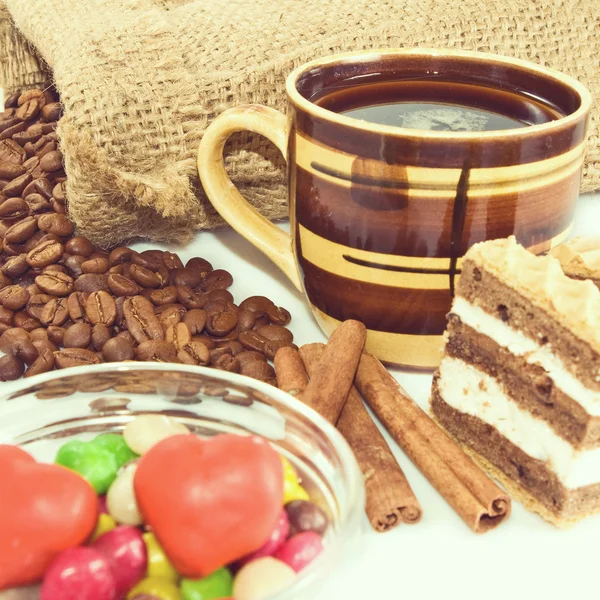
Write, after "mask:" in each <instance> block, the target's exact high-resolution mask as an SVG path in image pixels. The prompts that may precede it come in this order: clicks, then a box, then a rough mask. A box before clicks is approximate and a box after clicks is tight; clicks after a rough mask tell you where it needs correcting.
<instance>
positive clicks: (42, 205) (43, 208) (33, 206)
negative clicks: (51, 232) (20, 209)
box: [25, 194, 52, 233]
mask: <svg viewBox="0 0 600 600" xmlns="http://www.w3.org/2000/svg"><path fill="white" fill-rule="evenodd" d="M25 202H26V204H27V206H28V209H29V212H30V213H31V214H32V215H41V214H44V213H47V212H50V211H51V210H52V204H50V202H48V200H46V198H44V196H42V195H41V194H29V195H28V196H26V197H25ZM42 233H45V232H42Z"/></svg>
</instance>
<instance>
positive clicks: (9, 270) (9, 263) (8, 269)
mask: <svg viewBox="0 0 600 600" xmlns="http://www.w3.org/2000/svg"><path fill="white" fill-rule="evenodd" d="M25 257H26V254H19V256H11V257H9V258H7V259H6V262H5V263H4V264H3V265H2V268H1V269H0V270H1V271H2V273H4V275H6V276H7V277H11V278H12V277H19V275H23V273H25V271H27V269H29V265H28V264H27V261H26V260H25Z"/></svg>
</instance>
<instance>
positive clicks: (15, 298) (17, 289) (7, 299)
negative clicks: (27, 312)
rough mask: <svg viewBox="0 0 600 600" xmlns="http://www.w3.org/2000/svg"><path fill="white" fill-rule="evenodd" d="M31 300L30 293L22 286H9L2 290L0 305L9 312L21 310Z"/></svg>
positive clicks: (0, 292) (0, 291)
mask: <svg viewBox="0 0 600 600" xmlns="http://www.w3.org/2000/svg"><path fill="white" fill-rule="evenodd" d="M28 300H29V292H28V291H27V290H26V289H24V288H22V287H21V286H20V285H9V286H7V287H4V288H2V289H1V290H0V304H2V306H4V308H8V310H21V309H22V308H23V307H24V306H25V305H26V304H27V301H28Z"/></svg>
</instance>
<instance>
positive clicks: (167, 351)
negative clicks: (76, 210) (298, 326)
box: [0, 90, 293, 384]
mask: <svg viewBox="0 0 600 600" xmlns="http://www.w3.org/2000/svg"><path fill="white" fill-rule="evenodd" d="M5 108H6V110H5V111H4V112H3V113H0V240H1V242H2V247H1V252H0V350H1V351H2V352H4V353H5V355H4V356H1V357H0V381H9V380H14V379H18V378H19V377H21V376H22V375H24V376H25V377H28V376H32V375H37V374H39V373H45V372H47V371H50V370H52V369H55V368H56V369H63V368H66V367H74V366H78V365H91V364H96V363H100V362H114V361H122V360H141V361H158V362H175V363H184V364H188V365H203V366H212V367H215V368H217V369H223V370H226V371H232V372H236V373H242V374H243V375H248V376H250V377H254V378H256V379H260V380H262V381H267V382H270V383H273V384H275V372H274V370H273V367H272V366H271V365H270V364H269V362H268V360H269V359H272V358H273V357H274V355H275V352H277V350H278V349H279V348H281V347H283V346H290V345H293V336H292V333H291V332H290V331H289V330H288V329H286V328H285V325H287V324H288V323H289V322H290V314H289V312H288V311H287V310H286V309H284V308H281V307H278V306H276V305H275V304H274V303H273V302H272V301H271V300H269V299H268V298H265V297H264V296H253V297H251V298H248V299H246V300H244V301H243V302H242V303H241V304H239V306H238V305H236V304H235V303H234V301H233V296H232V295H231V293H230V292H229V291H228V290H227V288H228V287H230V286H231V284H232V283H233V278H232V276H231V274H230V273H228V272H227V271H224V270H222V269H213V266H212V265H211V264H210V263H209V262H208V261H207V260H205V259H203V258H200V257H195V258H192V259H191V260H189V261H187V263H186V264H185V265H184V264H183V262H182V261H181V259H180V257H179V256H178V255H177V254H175V253H172V252H163V251H161V250H146V251H144V252H135V251H134V250H132V249H131V248H128V247H125V246H122V247H118V248H114V249H112V250H111V251H105V250H102V249H100V248H97V247H95V246H94V244H92V243H91V242H90V241H89V240H88V239H87V238H85V237H82V236H75V235H74V227H73V224H72V223H71V221H70V220H69V219H68V217H67V216H66V212H67V210H66V209H67V205H66V193H65V182H66V175H65V172H64V170H63V166H62V164H63V161H62V154H61V152H60V150H59V149H58V144H57V137H56V131H55V130H56V125H57V120H58V119H59V117H60V111H61V105H60V103H59V102H58V98H57V96H56V94H55V93H54V92H53V91H52V90H29V91H27V92H24V93H23V94H20V95H13V96H10V97H9V98H7V100H6V103H5Z"/></svg>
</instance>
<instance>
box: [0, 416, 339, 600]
mask: <svg viewBox="0 0 600 600" xmlns="http://www.w3.org/2000/svg"><path fill="white" fill-rule="evenodd" d="M0 480H1V481H2V482H3V485H4V484H6V485H8V486H10V487H7V489H10V490H11V493H10V494H3V495H2V496H0V531H1V532H2V538H3V543H2V544H0V591H1V590H3V589H8V588H12V587H16V586H21V585H28V584H34V583H41V587H40V596H39V597H40V600H71V599H73V600H123V599H127V600H134V599H135V600H217V599H230V600H231V599H235V600H260V599H262V598H265V597H267V596H269V595H271V594H273V593H275V592H277V591H279V590H281V589H283V588H284V587H286V586H288V585H289V584H291V583H292V582H293V581H294V579H295V577H296V576H297V573H298V572H299V571H301V570H302V569H303V568H305V567H306V566H307V565H308V564H309V563H310V562H312V561H313V560H314V559H315V558H316V557H317V556H318V554H319V553H320V552H321V551H322V549H323V542H322V536H323V535H324V533H325V532H326V529H327V527H328V525H329V522H328V518H327V516H326V515H325V513H324V512H323V511H322V510H321V509H320V508H319V507H318V506H317V505H316V504H314V503H312V502H311V501H310V499H309V496H308V494H307V492H306V490H304V488H303V487H302V485H301V482H300V480H299V478H298V476H297V474H296V472H295V470H294V468H293V466H292V465H291V464H290V463H289V461H287V460H286V459H285V458H283V457H282V456H280V455H278V454H277V453H276V452H275V451H274V450H273V448H272V447H271V446H270V445H269V443H268V442H266V441H265V440H264V439H262V438H259V437H255V436H237V435H228V434H226V435H219V436H216V437H213V438H210V439H202V438H199V437H197V436H195V435H192V434H191V433H190V431H189V430H188V429H187V428H186V427H185V426H184V425H182V424H181V423H179V422H177V421H175V420H173V419H170V418H169V417H166V416H164V415H143V416H140V417H138V418H136V419H135V420H133V421H132V422H130V423H129V424H128V425H127V427H126V428H125V430H124V433H123V436H121V435H117V434H103V435H99V436H97V437H96V438H94V439H92V440H91V441H87V442H85V441H80V440H72V441H69V442H67V443H66V444H64V445H63V446H62V447H61V448H60V449H59V451H58V453H57V455H56V459H55V464H53V465H48V464H40V463H37V462H35V460H34V459H33V458H32V457H31V456H30V455H29V454H27V453H26V452H24V451H23V450H21V449H19V448H17V447H14V446H1V445H0ZM5 540H6V541H5Z"/></svg>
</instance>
